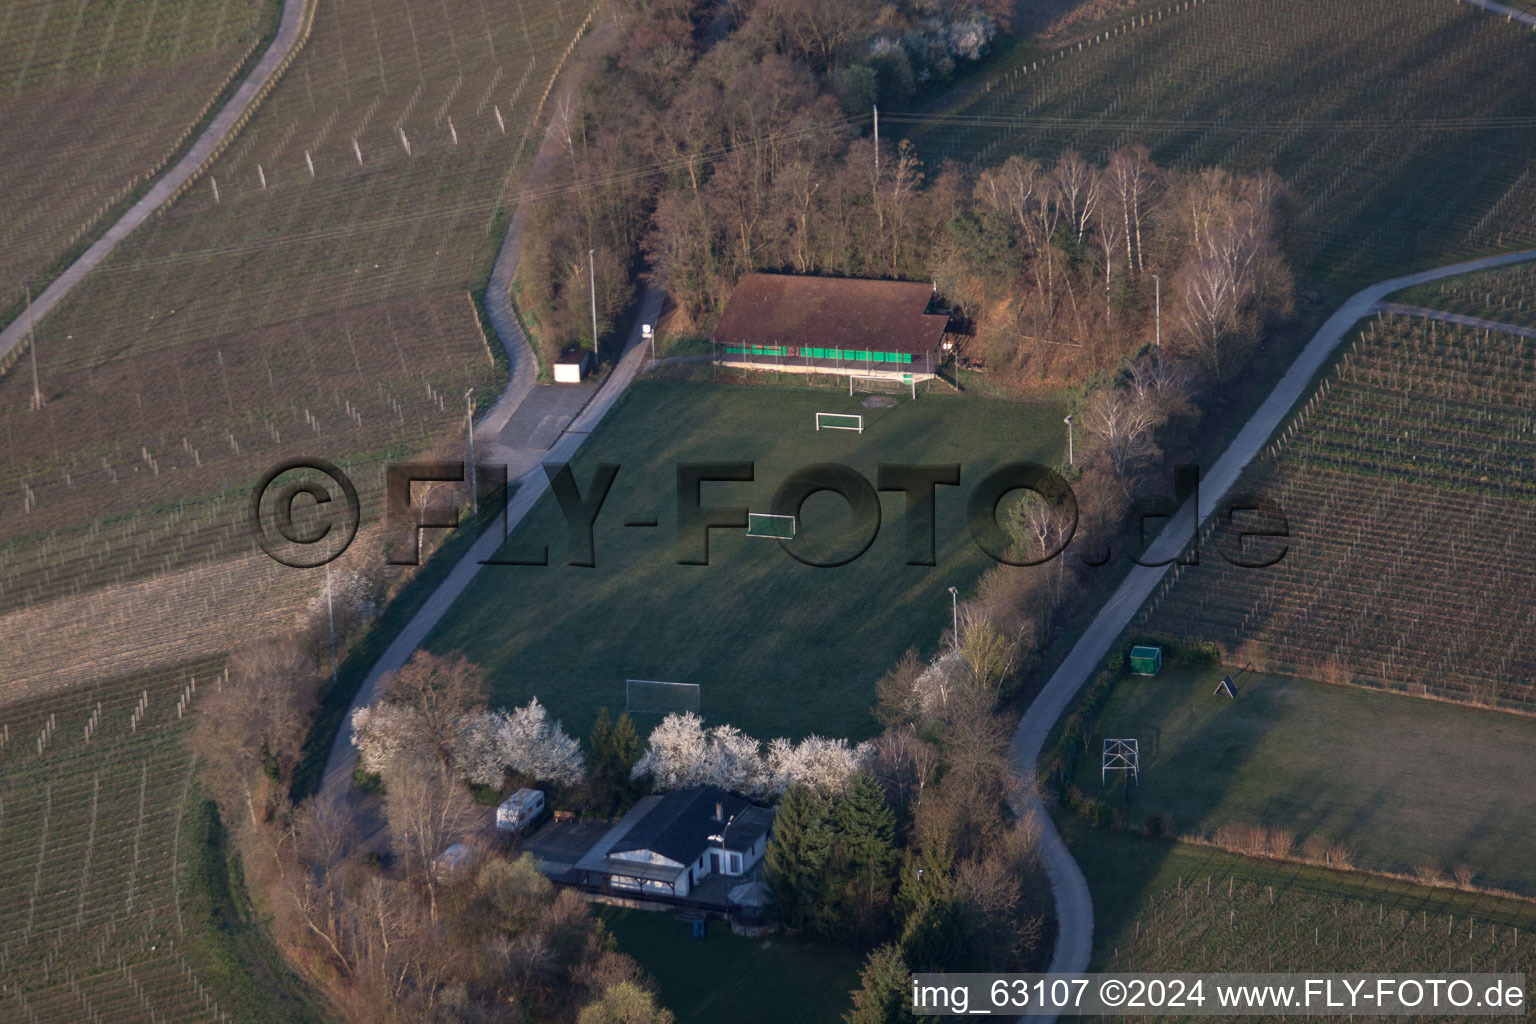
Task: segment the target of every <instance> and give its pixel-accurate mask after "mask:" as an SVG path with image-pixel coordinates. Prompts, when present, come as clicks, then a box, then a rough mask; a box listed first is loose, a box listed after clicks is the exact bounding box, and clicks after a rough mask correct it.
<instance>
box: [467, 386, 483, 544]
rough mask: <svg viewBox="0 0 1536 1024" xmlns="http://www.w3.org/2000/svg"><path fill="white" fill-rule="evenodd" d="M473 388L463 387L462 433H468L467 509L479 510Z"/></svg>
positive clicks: (471, 510) (472, 511)
mask: <svg viewBox="0 0 1536 1024" xmlns="http://www.w3.org/2000/svg"><path fill="white" fill-rule="evenodd" d="M474 393H475V389H474V388H465V389H464V433H466V434H468V435H469V511H470V513H471V514H473V513H475V512H478V511H480V495H479V491H478V489H477V488H476V487H475V483H476V481H475V403H474V399H473V396H474Z"/></svg>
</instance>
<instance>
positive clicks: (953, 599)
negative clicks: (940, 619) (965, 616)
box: [949, 587, 960, 651]
mask: <svg viewBox="0 0 1536 1024" xmlns="http://www.w3.org/2000/svg"><path fill="white" fill-rule="evenodd" d="M949 611H950V614H951V615H952V616H953V617H954V622H953V624H952V625H951V627H950V628H951V629H952V630H953V632H954V637H955V650H957V651H958V650H959V649H960V588H959V587H950V588H949Z"/></svg>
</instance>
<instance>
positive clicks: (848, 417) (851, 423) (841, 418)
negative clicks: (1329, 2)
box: [816, 412, 864, 434]
mask: <svg viewBox="0 0 1536 1024" xmlns="http://www.w3.org/2000/svg"><path fill="white" fill-rule="evenodd" d="M816 429H817V430H857V431H858V432H859V433H861V434H862V433H864V417H863V416H860V415H859V414H858V413H852V412H819V413H817V414H816Z"/></svg>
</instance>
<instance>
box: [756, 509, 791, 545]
mask: <svg viewBox="0 0 1536 1024" xmlns="http://www.w3.org/2000/svg"><path fill="white" fill-rule="evenodd" d="M747 536H748V537H770V538H772V539H774V540H794V539H795V517H794V516H776V515H770V514H769V513H767V512H748V513H747Z"/></svg>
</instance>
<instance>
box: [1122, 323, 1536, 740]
mask: <svg viewBox="0 0 1536 1024" xmlns="http://www.w3.org/2000/svg"><path fill="white" fill-rule="evenodd" d="M1234 493H1247V494H1269V495H1272V496H1273V497H1275V498H1276V499H1278V501H1279V502H1280V505H1281V507H1282V508H1283V509H1284V512H1285V515H1286V518H1287V519H1288V520H1289V529H1290V540H1289V551H1288V553H1287V554H1286V556H1285V558H1284V559H1283V560H1281V562H1280V563H1279V564H1278V565H1276V566H1274V567H1272V568H1268V569H1239V568H1235V567H1232V566H1230V565H1227V564H1226V563H1225V561H1224V560H1223V559H1221V558H1218V557H1215V556H1214V555H1212V556H1211V557H1205V558H1202V562H1201V565H1200V566H1199V567H1198V568H1193V569H1190V570H1189V571H1186V572H1184V573H1182V574H1181V575H1179V576H1177V577H1175V578H1174V580H1173V582H1171V583H1170V584H1165V586H1164V587H1163V588H1161V589H1160V590H1159V592H1158V594H1157V595H1156V596H1154V599H1153V604H1152V605H1151V606H1150V612H1151V614H1150V618H1149V619H1148V618H1146V614H1147V613H1145V612H1144V613H1143V616H1144V618H1143V621H1144V622H1145V623H1146V625H1147V626H1148V627H1149V628H1150V629H1151V630H1152V631H1154V632H1158V633H1162V634H1165V635H1169V636H1175V637H1181V638H1187V639H1194V640H1209V641H1215V642H1217V643H1218V644H1220V645H1222V647H1223V648H1224V649H1225V651H1226V652H1227V655H1228V657H1229V659H1230V660H1233V661H1235V662H1236V663H1238V664H1241V663H1243V662H1244V661H1245V660H1249V659H1251V660H1252V661H1253V662H1254V663H1255V664H1256V665H1258V666H1259V667H1260V668H1265V669H1268V670H1271V671H1278V672H1285V673H1292V674H1299V675H1305V676H1308V677H1311V678H1314V679H1320V680H1323V681H1326V682H1339V683H1356V684H1360V685H1365V686H1376V687H1381V688H1383V689H1388V690H1395V691H1399V692H1403V693H1409V694H1416V695H1422V696H1430V697H1439V698H1444V699H1449V700H1457V701H1466V702H1470V703H1476V704H1481V705H1485V706H1488V707H1495V708H1506V709H1513V710H1520V711H1525V712H1536V611H1533V610H1532V609H1531V608H1530V607H1529V606H1528V604H1527V603H1526V602H1522V601H1517V600H1507V599H1504V598H1501V597H1500V596H1499V595H1509V594H1526V593H1530V592H1532V591H1533V589H1536V553H1533V552H1532V550H1531V548H1530V545H1529V543H1528V541H1527V539H1528V538H1529V537H1530V536H1532V534H1533V532H1536V340H1533V339H1529V338H1522V337H1519V336H1515V335H1510V334H1504V333H1500V332H1496V331H1484V330H1479V329H1473V328H1466V327H1458V326H1454V325H1449V324H1444V323H1437V322H1434V321H1429V320H1424V319H1420V318H1414V317H1400V316H1388V315H1383V316H1379V317H1378V318H1377V319H1376V320H1374V321H1372V322H1370V323H1369V324H1368V325H1367V326H1366V327H1364V328H1363V329H1362V330H1361V331H1360V332H1359V334H1358V336H1357V337H1356V339H1355V341H1354V342H1353V344H1352V345H1351V346H1350V347H1349V349H1348V350H1347V351H1346V353H1345V354H1344V355H1343V357H1342V358H1341V359H1340V360H1339V362H1338V363H1337V364H1336V366H1335V368H1334V370H1333V371H1332V373H1331V374H1330V375H1329V376H1328V377H1327V378H1326V379H1325V380H1324V382H1323V384H1322V386H1321V388H1320V390H1319V391H1318V393H1317V394H1316V395H1314V397H1313V398H1312V399H1311V400H1309V401H1308V403H1307V404H1306V405H1305V406H1304V407H1303V409H1302V410H1301V411H1300V413H1298V415H1297V417H1296V419H1295V420H1294V421H1293V422H1292V423H1291V424H1290V425H1289V426H1287V427H1286V428H1285V430H1284V432H1283V434H1282V436H1281V438H1280V439H1279V440H1278V441H1277V443H1276V444H1274V445H1272V446H1271V447H1270V449H1269V450H1268V451H1267V452H1266V453H1265V455H1264V456H1262V457H1261V458H1260V459H1259V460H1256V462H1255V463H1254V464H1253V466H1251V467H1250V470H1249V472H1248V473H1246V474H1245V476H1244V478H1243V479H1242V480H1240V481H1239V485H1238V486H1237V487H1236V488H1235V492H1234ZM1222 543H1229V541H1227V540H1225V539H1223V537H1222V535H1221V533H1220V531H1217V532H1216V533H1213V534H1211V535H1210V538H1209V539H1208V540H1207V549H1208V550H1212V547H1211V546H1212V545H1213V544H1222Z"/></svg>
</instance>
